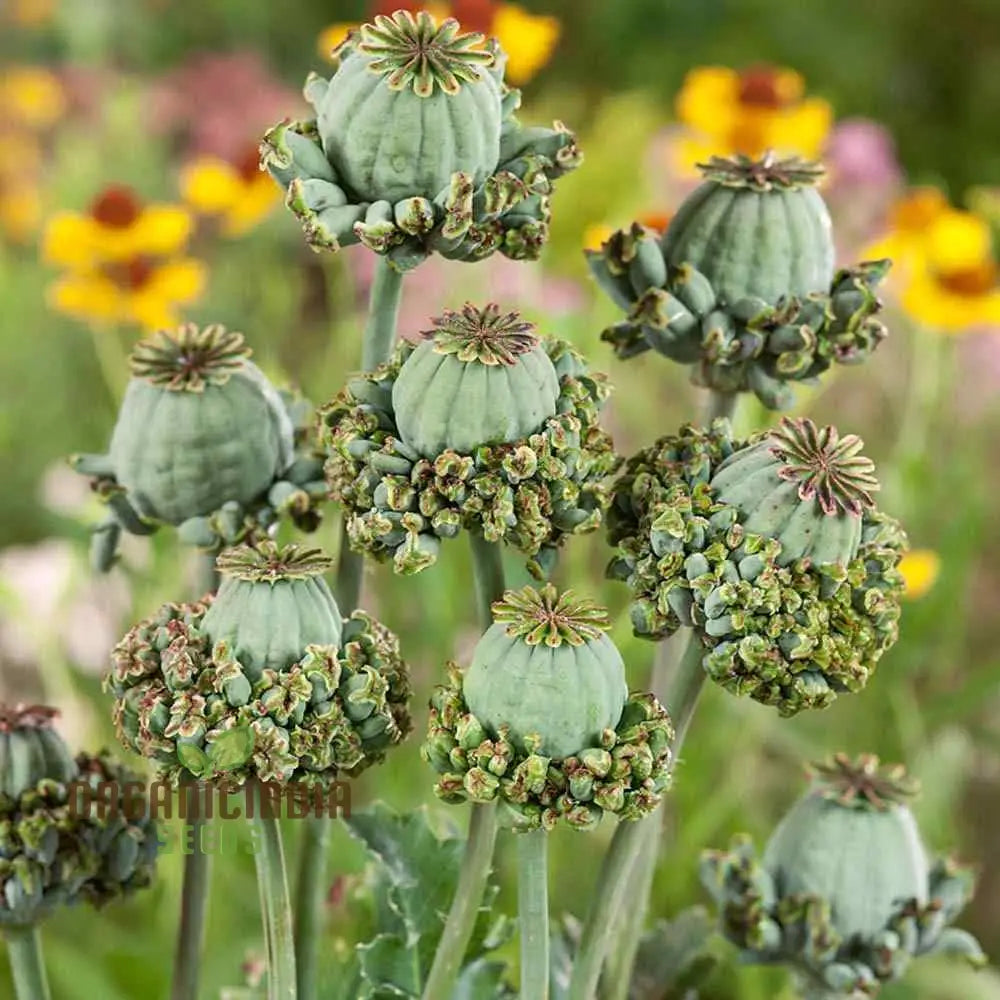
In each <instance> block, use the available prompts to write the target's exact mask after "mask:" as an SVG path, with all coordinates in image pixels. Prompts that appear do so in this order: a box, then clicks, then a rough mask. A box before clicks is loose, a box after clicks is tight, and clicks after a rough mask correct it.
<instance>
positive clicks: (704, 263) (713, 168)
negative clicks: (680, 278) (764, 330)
mask: <svg viewBox="0 0 1000 1000" xmlns="http://www.w3.org/2000/svg"><path fill="white" fill-rule="evenodd" d="M704 169H705V176H706V180H705V183H703V184H702V185H701V186H700V187H698V188H697V189H696V190H695V191H694V192H693V193H692V194H691V195H690V196H689V197H688V198H687V200H686V201H685V202H684V203H683V204H682V205H681V207H680V208H679V209H678V211H677V214H676V215H675V216H674V217H673V219H671V221H670V225H669V226H668V228H667V231H666V233H664V235H663V241H662V249H663V256H664V259H665V261H666V263H667V265H668V267H676V268H680V267H683V266H684V265H688V266H690V267H694V268H695V269H696V270H698V271H699V272H701V274H703V275H704V276H705V277H706V278H708V280H709V282H710V283H711V286H712V289H713V290H714V292H715V296H716V300H717V302H719V303H720V304H721V305H722V306H726V305H732V304H733V303H735V302H738V301H739V300H740V299H745V298H748V297H754V298H756V299H762V300H763V301H764V302H765V303H767V304H768V305H774V304H776V303H777V301H778V300H779V299H780V298H782V297H783V296H793V295H794V296H805V295H808V294H809V293H810V292H826V291H827V290H828V289H829V287H830V282H831V281H832V279H833V261H834V245H833V234H832V228H831V223H830V215H829V212H827V209H826V205H825V204H824V202H823V199H822V197H820V195H819V192H817V191H816V189H815V187H814V184H815V182H816V180H817V179H818V178H819V177H820V176H822V170H820V169H819V168H817V167H814V166H812V165H811V164H807V163H804V162H802V161H799V160H784V161H782V160H775V159H773V158H772V157H770V156H768V157H765V158H764V159H763V160H760V161H756V162H755V161H751V160H748V159H746V158H743V157H739V158H736V159H733V160H724V159H721V158H716V159H713V160H712V161H711V162H710V163H709V164H707V165H706V167H705V168H704Z"/></svg>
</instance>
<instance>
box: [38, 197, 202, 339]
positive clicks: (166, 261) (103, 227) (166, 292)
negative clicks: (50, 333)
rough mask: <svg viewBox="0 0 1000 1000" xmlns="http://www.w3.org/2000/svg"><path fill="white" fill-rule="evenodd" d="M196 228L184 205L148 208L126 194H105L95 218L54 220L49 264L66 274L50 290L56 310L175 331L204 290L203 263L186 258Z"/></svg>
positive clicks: (46, 251) (46, 250)
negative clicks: (182, 312)
mask: <svg viewBox="0 0 1000 1000" xmlns="http://www.w3.org/2000/svg"><path fill="white" fill-rule="evenodd" d="M192 226H193V222H192V219H191V216H190V213H188V212H187V211H186V210H185V209H184V208H182V207H181V206H179V205H143V204H142V203H141V202H140V201H139V199H138V198H137V197H136V196H135V194H134V193H133V192H132V191H131V190H130V189H128V188H126V187H121V186H113V187H109V188H107V189H105V190H104V191H103V192H102V193H101V194H100V195H99V196H98V197H97V198H96V199H95V201H94V203H93V204H92V205H91V208H90V210H89V212H87V213H77V212H63V213H60V214H59V215H57V216H55V217H53V218H52V219H51V220H50V221H49V224H48V226H47V228H46V232H45V235H44V239H43V256H44V258H45V259H46V261H47V262H48V263H50V264H56V265H59V266H62V267H63V268H65V269H66V273H65V274H64V275H63V276H62V277H61V278H59V279H57V280H56V281H55V282H54V284H53V285H52V286H51V287H50V289H49V302H50V304H51V306H52V308H53V309H56V310H57V311H59V312H62V313H65V314H66V315H69V316H73V317H75V318H77V319H82V320H85V321H88V322H92V323H95V324H97V325H105V324H112V323H128V324H136V325H139V326H141V327H144V328H145V329H149V330H156V329H162V328H165V327H173V326H176V325H177V324H178V323H179V322H180V320H181V317H180V315H179V309H180V307H181V306H184V305H188V304H189V303H191V302H193V301H194V300H195V299H196V298H197V297H198V296H199V295H200V294H201V292H202V290H203V288H204V286H205V280H206V271H205V267H204V265H203V264H202V263H201V261H198V260H194V259H192V258H190V257H186V256H183V251H184V249H185V247H186V245H187V241H188V238H189V236H190V234H191V230H192Z"/></svg>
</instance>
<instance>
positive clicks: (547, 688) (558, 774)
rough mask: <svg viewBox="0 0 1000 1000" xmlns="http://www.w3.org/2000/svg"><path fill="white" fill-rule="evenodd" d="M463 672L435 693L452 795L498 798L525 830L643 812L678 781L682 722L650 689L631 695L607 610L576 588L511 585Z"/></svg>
mask: <svg viewBox="0 0 1000 1000" xmlns="http://www.w3.org/2000/svg"><path fill="white" fill-rule="evenodd" d="M493 618H494V624H493V625H492V626H491V627H490V628H489V629H488V630H487V632H486V634H485V635H484V636H483V637H482V638H481V639H480V640H479V644H478V645H477V646H476V650H475V652H474V653H473V658H472V663H471V665H470V666H469V668H468V670H467V671H466V672H465V674H464V676H463V675H462V674H461V673H460V672H459V671H458V669H457V667H456V666H455V665H454V664H452V665H451V666H452V669H451V672H450V675H449V682H448V684H446V685H442V686H441V687H438V688H437V689H436V690H435V692H434V695H433V697H432V699H431V719H430V727H429V732H428V738H427V741H426V743H425V744H424V746H423V750H422V752H423V755H424V758H425V760H427V761H428V763H430V764H431V766H432V767H433V768H434V769H435V770H436V771H438V772H439V773H440V775H441V777H440V779H439V780H438V783H437V785H436V788H435V790H436V792H437V794H438V795H439V796H440V797H441V798H443V799H444V800H445V801H447V802H464V801H466V800H471V801H474V802H490V801H494V800H496V801H498V802H499V803H500V804H501V807H502V809H501V815H502V817H503V820H504V822H505V823H506V824H507V825H509V826H511V827H512V828H514V829H516V830H529V829H536V828H539V827H542V828H545V829H551V828H552V827H553V826H554V825H555V824H556V823H557V822H558V821H559V820H560V819H562V820H565V822H566V823H568V824H569V825H570V826H573V827H575V828H577V829H590V828H592V827H593V826H595V825H596V824H597V823H598V822H600V819H601V817H602V816H603V814H604V813H605V812H612V813H615V814H616V815H618V816H620V817H621V818H622V819H637V818H639V817H641V816H643V815H645V814H646V813H648V812H649V811H651V810H652V809H654V808H655V807H656V806H657V804H658V803H659V801H660V798H661V797H662V794H663V791H664V790H665V789H666V788H667V786H668V784H669V779H670V762H671V753H670V744H671V741H672V739H673V730H672V728H671V725H670V719H669V718H668V716H667V714H666V712H665V711H664V709H663V707H662V706H661V705H660V704H659V702H657V700H656V699H655V698H654V697H653V696H652V695H642V694H632V695H631V696H630V695H629V693H628V688H627V687H626V683H625V665H624V663H623V662H622V658H621V655H620V654H619V652H618V650H617V649H616V648H615V646H614V644H613V643H612V642H611V640H610V639H609V638H608V637H607V635H606V634H605V631H606V629H607V628H608V626H609V622H608V619H607V613H606V612H605V611H604V609H603V608H599V607H597V606H596V605H594V604H593V603H591V602H590V601H585V600H579V599H577V598H575V597H574V596H573V595H572V594H571V593H568V592H567V593H565V594H562V595H559V594H557V592H556V589H555V587H553V586H552V585H551V584H549V585H547V586H546V587H544V588H543V589H542V590H541V591H536V590H534V589H533V588H531V587H525V588H524V589H523V590H520V591H508V592H507V593H506V594H505V595H504V596H503V598H502V599H501V600H500V601H497V602H496V603H494V605H493Z"/></svg>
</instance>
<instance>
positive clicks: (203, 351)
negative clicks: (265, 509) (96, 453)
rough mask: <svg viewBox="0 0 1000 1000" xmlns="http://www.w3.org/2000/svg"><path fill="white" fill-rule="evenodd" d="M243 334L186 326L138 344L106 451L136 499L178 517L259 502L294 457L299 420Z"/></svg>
mask: <svg viewBox="0 0 1000 1000" xmlns="http://www.w3.org/2000/svg"><path fill="white" fill-rule="evenodd" d="M249 357H250V349H249V348H248V347H247V346H246V345H245V343H244V340H243V335H242V334H239V333H233V332H231V331H227V330H226V329H225V328H224V327H222V326H218V325H213V326H208V327H206V328H205V329H203V330H199V329H198V328H197V327H196V326H194V325H191V324H188V325H186V326H183V327H181V328H180V329H179V330H178V331H177V332H176V333H164V332H161V333H159V334H157V335H156V337H154V338H152V339H150V340H145V341H141V342H140V343H139V344H137V345H136V347H135V350H134V351H133V353H132V358H131V365H132V378H131V380H130V381H129V384H128V388H127V389H126V392H125V398H124V400H123V401H122V405H121V409H120V410H119V413H118V420H117V422H116V424H115V429H114V432H113V434H112V437H111V446H110V450H109V458H110V464H111V467H112V468H113V470H114V476H115V478H116V480H117V482H118V484H119V485H120V486H121V487H122V488H124V490H125V491H126V497H127V500H128V502H129V503H130V504H131V506H132V507H133V508H134V509H135V510H136V511H137V512H138V513H139V514H140V515H141V516H142V517H145V518H149V519H152V520H156V521H166V522H168V523H170V524H181V523H182V522H183V521H186V520H187V519H188V518H191V517H196V516H199V515H204V514H209V513H211V512H213V511H216V510H218V509H219V508H220V507H221V506H222V505H223V504H224V503H226V502H236V503H239V504H241V505H246V504H249V503H251V502H252V501H254V500H256V499H258V498H259V497H260V496H261V495H262V494H263V493H264V492H266V490H267V489H268V487H269V486H270V485H271V484H272V483H273V482H274V480H275V479H276V478H280V475H281V473H282V472H284V470H285V469H287V468H288V466H289V465H291V463H292V459H293V444H294V442H293V427H292V423H291V420H290V419H289V416H288V412H287V410H286V408H285V406H284V403H283V402H282V400H281V397H280V396H279V394H278V392H277V390H276V389H275V388H274V387H273V386H272V385H271V383H270V382H269V381H268V380H267V378H266V377H265V376H264V374H263V373H262V372H261V371H260V369H259V368H257V366H256V365H254V364H253V363H252V362H251V361H250V360H249Z"/></svg>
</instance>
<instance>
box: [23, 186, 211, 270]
mask: <svg viewBox="0 0 1000 1000" xmlns="http://www.w3.org/2000/svg"><path fill="white" fill-rule="evenodd" d="M193 227H194V220H193V218H192V216H191V213H190V212H189V211H188V210H187V209H186V208H184V207H182V206H180V205H160V204H151V205H143V204H142V203H141V202H140V201H139V200H138V198H137V197H136V196H135V194H134V193H133V192H132V191H131V190H129V189H128V188H126V187H121V186H112V187H109V188H107V189H106V190H105V191H104V192H102V194H101V195H100V196H99V197H98V198H97V199H96V200H95V201H94V203H93V204H92V205H91V207H90V210H89V211H88V212H86V213H81V212H60V213H59V214H58V215H55V216H53V217H52V218H51V219H50V220H49V223H48V225H47V226H46V230H45V235H44V239H43V246H42V256H43V258H44V259H45V261H46V262H47V263H49V264H55V265H56V266H59V267H66V268H71V269H76V270H92V269H93V268H94V267H96V266H98V265H100V264H104V263H107V262H115V261H128V260H131V259H133V258H135V257H143V256H149V257H169V256H172V255H174V254H177V253H179V252H180V251H181V250H183V249H184V247H185V246H186V245H187V242H188V239H189V238H190V236H191V230H192V229H193Z"/></svg>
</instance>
